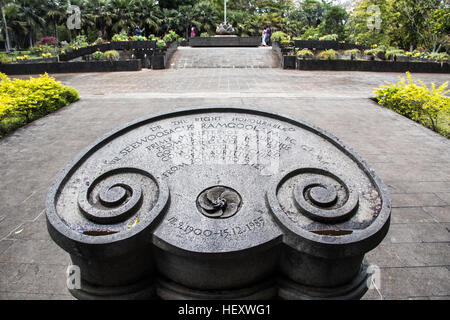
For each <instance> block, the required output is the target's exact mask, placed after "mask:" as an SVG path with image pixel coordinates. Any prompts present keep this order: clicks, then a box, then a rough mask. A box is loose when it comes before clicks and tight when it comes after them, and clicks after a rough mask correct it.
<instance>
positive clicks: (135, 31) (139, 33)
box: [134, 26, 142, 37]
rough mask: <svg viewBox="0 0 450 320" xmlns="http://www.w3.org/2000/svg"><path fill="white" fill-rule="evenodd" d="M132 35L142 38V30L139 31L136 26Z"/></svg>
mask: <svg viewBox="0 0 450 320" xmlns="http://www.w3.org/2000/svg"><path fill="white" fill-rule="evenodd" d="M134 33H135V34H136V35H137V36H139V37H142V30H141V28H139V26H136V28H135V29H134Z"/></svg>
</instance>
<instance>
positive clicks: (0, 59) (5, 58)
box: [0, 53, 12, 63]
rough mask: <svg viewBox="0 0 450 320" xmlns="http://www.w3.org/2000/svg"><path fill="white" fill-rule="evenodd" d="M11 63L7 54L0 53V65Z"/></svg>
mask: <svg viewBox="0 0 450 320" xmlns="http://www.w3.org/2000/svg"><path fill="white" fill-rule="evenodd" d="M11 61H12V58H11V57H9V56H8V55H7V54H4V53H0V63H10V62H11Z"/></svg>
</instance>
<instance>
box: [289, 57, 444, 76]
mask: <svg viewBox="0 0 450 320" xmlns="http://www.w3.org/2000/svg"><path fill="white" fill-rule="evenodd" d="M297 69H299V70H330V71H372V72H407V71H410V72H418V73H421V72H422V73H449V72H450V64H448V63H442V64H441V63H436V62H398V61H396V62H394V61H359V60H302V59H297Z"/></svg>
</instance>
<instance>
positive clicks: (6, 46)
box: [2, 6, 11, 52]
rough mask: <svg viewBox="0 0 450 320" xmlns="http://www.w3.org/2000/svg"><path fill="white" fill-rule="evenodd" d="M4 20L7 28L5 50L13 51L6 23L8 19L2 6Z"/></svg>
mask: <svg viewBox="0 0 450 320" xmlns="http://www.w3.org/2000/svg"><path fill="white" fill-rule="evenodd" d="M2 18H3V25H4V26H5V40H6V41H5V49H6V52H9V51H11V43H10V42H9V34H8V24H7V23H6V17H5V9H4V7H3V6H2Z"/></svg>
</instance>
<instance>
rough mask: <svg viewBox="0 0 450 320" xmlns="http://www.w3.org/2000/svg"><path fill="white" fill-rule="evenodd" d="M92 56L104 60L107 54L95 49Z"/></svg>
mask: <svg viewBox="0 0 450 320" xmlns="http://www.w3.org/2000/svg"><path fill="white" fill-rule="evenodd" d="M92 58H94V60H103V59H104V58H105V54H104V53H103V52H101V51H95V52H94V53H93V54H92Z"/></svg>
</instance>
